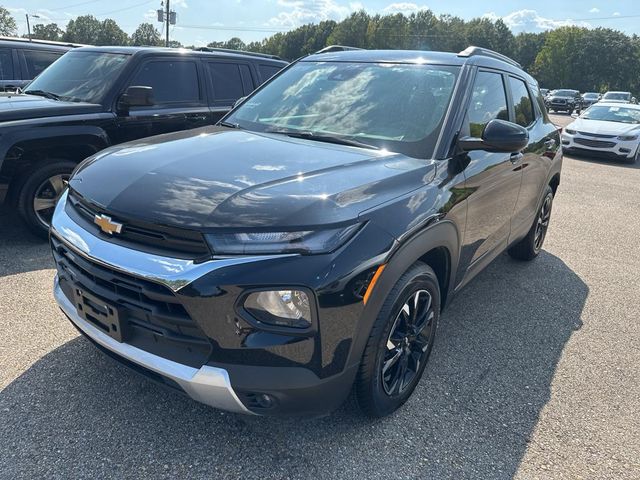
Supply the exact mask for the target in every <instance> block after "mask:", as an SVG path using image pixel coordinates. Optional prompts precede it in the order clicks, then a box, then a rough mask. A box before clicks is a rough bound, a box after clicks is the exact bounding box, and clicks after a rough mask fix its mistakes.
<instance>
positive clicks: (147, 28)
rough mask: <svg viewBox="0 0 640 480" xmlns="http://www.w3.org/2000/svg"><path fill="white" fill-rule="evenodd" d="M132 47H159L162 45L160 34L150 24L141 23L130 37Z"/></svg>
mask: <svg viewBox="0 0 640 480" xmlns="http://www.w3.org/2000/svg"><path fill="white" fill-rule="evenodd" d="M131 44H132V45H138V46H139V45H145V46H161V45H163V44H164V43H163V41H162V38H161V37H160V32H158V30H156V27H154V26H153V25H152V24H151V23H141V24H140V26H138V28H136V31H135V32H133V35H131Z"/></svg>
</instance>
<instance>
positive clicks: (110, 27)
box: [95, 18, 129, 45]
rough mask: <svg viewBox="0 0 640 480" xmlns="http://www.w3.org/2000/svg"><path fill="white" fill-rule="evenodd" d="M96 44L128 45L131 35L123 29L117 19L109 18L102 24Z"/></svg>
mask: <svg viewBox="0 0 640 480" xmlns="http://www.w3.org/2000/svg"><path fill="white" fill-rule="evenodd" d="M95 42H96V43H95V44H96V45H127V44H128V43H129V36H128V35H127V33H126V32H125V31H124V30H122V29H121V28H120V27H119V26H118V24H117V23H116V21H115V20H112V19H110V18H107V19H106V20H104V21H103V22H102V24H101V25H100V31H99V33H98V38H97V39H96V41H95Z"/></svg>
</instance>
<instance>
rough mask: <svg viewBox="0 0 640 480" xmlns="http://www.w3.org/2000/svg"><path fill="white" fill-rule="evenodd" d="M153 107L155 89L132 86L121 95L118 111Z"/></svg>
mask: <svg viewBox="0 0 640 480" xmlns="http://www.w3.org/2000/svg"><path fill="white" fill-rule="evenodd" d="M152 105H153V87H142V86H133V85H132V86H131V87H128V88H127V89H126V90H125V92H124V93H123V94H122V95H120V98H119V99H118V109H119V110H123V111H128V110H129V108H131V107H150V106H152Z"/></svg>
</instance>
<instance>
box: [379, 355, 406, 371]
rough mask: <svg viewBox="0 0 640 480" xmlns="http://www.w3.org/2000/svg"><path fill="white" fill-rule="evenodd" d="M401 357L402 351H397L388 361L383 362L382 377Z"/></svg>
mask: <svg viewBox="0 0 640 480" xmlns="http://www.w3.org/2000/svg"><path fill="white" fill-rule="evenodd" d="M401 356H402V349H398V350H397V351H396V353H395V354H394V355H393V356H392V357H391V358H390V359H388V360H386V361H385V362H384V365H383V366H382V375H385V374H386V373H387V370H389V369H390V368H391V367H393V366H394V365H395V364H396V363H397V361H398V360H399V359H400V357H401Z"/></svg>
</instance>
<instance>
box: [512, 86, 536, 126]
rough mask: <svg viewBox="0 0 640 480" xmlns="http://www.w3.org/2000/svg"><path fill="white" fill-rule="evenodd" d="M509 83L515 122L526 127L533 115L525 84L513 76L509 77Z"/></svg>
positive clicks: (531, 120) (531, 121)
mask: <svg viewBox="0 0 640 480" xmlns="http://www.w3.org/2000/svg"><path fill="white" fill-rule="evenodd" d="M509 84H510V85H511V99H512V100H513V108H514V110H515V112H516V123H517V124H518V125H521V126H523V127H528V126H529V125H531V124H532V123H533V121H534V120H535V116H534V114H533V103H531V97H530V96H529V91H528V90H527V86H526V85H525V83H524V82H523V81H522V80H519V79H517V78H513V77H509Z"/></svg>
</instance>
